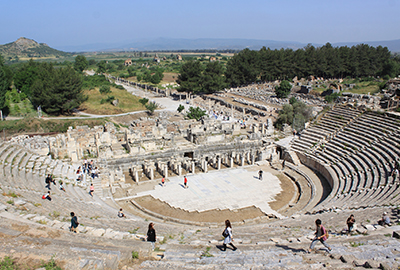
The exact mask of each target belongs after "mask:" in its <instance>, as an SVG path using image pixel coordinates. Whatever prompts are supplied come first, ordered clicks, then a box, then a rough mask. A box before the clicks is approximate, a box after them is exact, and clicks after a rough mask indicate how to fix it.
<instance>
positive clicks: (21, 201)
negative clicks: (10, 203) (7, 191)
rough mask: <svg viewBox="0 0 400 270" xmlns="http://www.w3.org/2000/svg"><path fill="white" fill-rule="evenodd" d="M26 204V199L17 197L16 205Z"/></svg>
mask: <svg viewBox="0 0 400 270" xmlns="http://www.w3.org/2000/svg"><path fill="white" fill-rule="evenodd" d="M24 204H26V201H25V200H23V199H17V200H15V201H14V205H16V206H18V205H24Z"/></svg>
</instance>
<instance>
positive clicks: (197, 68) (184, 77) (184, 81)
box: [177, 60, 202, 93]
mask: <svg viewBox="0 0 400 270" xmlns="http://www.w3.org/2000/svg"><path fill="white" fill-rule="evenodd" d="M201 73H202V66H201V64H200V62H199V61H193V60H190V61H188V62H186V63H185V64H183V65H182V67H181V70H180V74H179V76H178V79H177V83H178V84H179V87H178V88H177V90H178V91H179V92H188V93H199V92H201V86H200V80H201Z"/></svg>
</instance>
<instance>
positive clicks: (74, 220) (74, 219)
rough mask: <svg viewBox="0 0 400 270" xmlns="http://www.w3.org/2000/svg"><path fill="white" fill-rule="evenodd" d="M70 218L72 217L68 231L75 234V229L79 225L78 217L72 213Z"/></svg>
mask: <svg viewBox="0 0 400 270" xmlns="http://www.w3.org/2000/svg"><path fill="white" fill-rule="evenodd" d="M71 217H72V218H71V227H70V228H69V230H70V231H71V232H74V233H77V230H76V228H77V227H78V225H79V222H78V217H77V216H75V213H74V212H71Z"/></svg>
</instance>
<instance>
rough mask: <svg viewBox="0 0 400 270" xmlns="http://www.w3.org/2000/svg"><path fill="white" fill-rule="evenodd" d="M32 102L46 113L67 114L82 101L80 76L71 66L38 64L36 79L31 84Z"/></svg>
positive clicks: (83, 98)
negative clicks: (61, 66) (59, 66)
mask: <svg viewBox="0 0 400 270" xmlns="http://www.w3.org/2000/svg"><path fill="white" fill-rule="evenodd" d="M31 92H32V97H31V99H32V102H33V104H34V105H36V106H41V107H42V109H43V110H44V111H45V112H46V113H48V114H65V113H67V114H69V113H71V111H72V110H73V109H75V108H78V107H79V105H80V104H81V103H82V102H84V101H85V100H86V99H87V97H85V96H84V95H83V94H82V76H81V75H79V74H77V73H76V72H75V71H74V69H73V68H71V67H66V68H57V69H55V68H54V67H53V65H52V64H48V63H43V64H41V65H40V70H39V75H38V79H36V80H35V81H34V82H33V84H32V86H31Z"/></svg>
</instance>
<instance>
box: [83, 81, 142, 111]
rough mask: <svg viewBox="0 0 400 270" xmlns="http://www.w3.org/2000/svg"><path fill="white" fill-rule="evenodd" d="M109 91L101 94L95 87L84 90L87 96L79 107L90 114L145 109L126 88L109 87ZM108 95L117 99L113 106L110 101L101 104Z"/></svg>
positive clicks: (137, 98)
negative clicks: (117, 101) (116, 104)
mask: <svg viewBox="0 0 400 270" xmlns="http://www.w3.org/2000/svg"><path fill="white" fill-rule="evenodd" d="M110 90H111V93H108V94H101V93H100V92H99V89H98V88H97V87H96V88H95V89H92V90H85V91H84V95H87V96H88V97H89V98H88V100H87V101H85V102H84V103H83V104H82V105H81V106H80V107H79V109H80V110H82V111H84V112H86V113H91V114H107V115H108V114H119V113H126V112H133V111H140V110H145V108H144V107H143V106H142V104H140V103H139V99H140V98H139V97H137V96H134V95H132V94H130V93H129V92H128V91H126V90H121V89H117V88H114V87H111V89H110ZM109 96H114V98H115V99H118V100H119V104H118V106H114V105H112V104H111V102H105V103H103V104H101V100H102V99H107V98H108V97H109Z"/></svg>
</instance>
